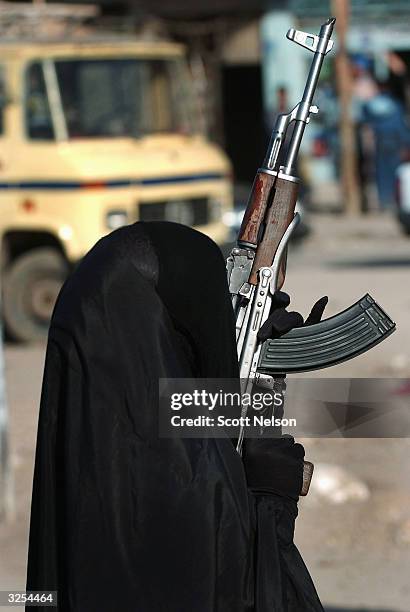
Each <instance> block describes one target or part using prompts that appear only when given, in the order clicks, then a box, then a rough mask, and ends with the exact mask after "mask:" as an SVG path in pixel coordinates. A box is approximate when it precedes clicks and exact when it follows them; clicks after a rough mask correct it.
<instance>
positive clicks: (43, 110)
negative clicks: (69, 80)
mask: <svg viewBox="0 0 410 612" xmlns="http://www.w3.org/2000/svg"><path fill="white" fill-rule="evenodd" d="M25 91H26V97H25V100H26V104H25V115H26V131H27V135H28V137H29V138H31V139H32V140H53V139H54V128H53V122H52V119H51V112H50V105H49V103H48V98H47V90H46V84H45V81H44V74H43V68H42V66H41V64H39V63H33V64H31V65H30V66H29V67H28V69H27V71H26V83H25Z"/></svg>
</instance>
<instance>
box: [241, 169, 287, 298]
mask: <svg viewBox="0 0 410 612" xmlns="http://www.w3.org/2000/svg"><path fill="white" fill-rule="evenodd" d="M297 193H298V180H297V179H295V177H293V176H287V175H283V174H281V173H279V175H278V174H277V173H276V172H270V171H269V172H266V171H264V170H263V169H260V170H258V173H257V174H256V177H255V180H254V183H253V187H252V191H251V195H250V197H249V202H248V206H247V208H246V212H245V216H244V218H243V221H242V225H241V229H240V232H239V237H238V244H240V245H241V246H244V247H251V248H253V249H255V250H256V253H255V259H254V262H253V266H252V271H251V275H250V278H249V282H250V283H251V284H252V285H256V284H257V282H258V270H259V269H260V268H262V267H264V266H271V265H272V262H273V258H274V256H275V252H276V249H277V248H278V245H279V242H280V240H281V238H282V236H283V234H284V233H285V231H286V229H287V227H288V225H289V224H290V222H291V221H292V219H293V216H294V212H295V206H296V200H297ZM285 273H286V257H283V260H282V265H281V270H280V273H279V278H278V286H277V288H278V289H280V288H281V287H282V285H283V283H284V280H285Z"/></svg>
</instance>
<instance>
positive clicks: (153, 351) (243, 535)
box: [27, 223, 322, 612]
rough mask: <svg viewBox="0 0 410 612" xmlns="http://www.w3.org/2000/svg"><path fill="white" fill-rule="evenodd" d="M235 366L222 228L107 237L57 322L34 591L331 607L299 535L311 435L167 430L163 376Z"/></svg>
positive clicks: (276, 608) (138, 601)
mask: <svg viewBox="0 0 410 612" xmlns="http://www.w3.org/2000/svg"><path fill="white" fill-rule="evenodd" d="M282 310H283V309H282ZM283 314H284V313H283V312H282V315H283ZM282 318H283V316H282ZM279 320H280V317H279V318H278V321H279ZM294 324H296V322H294ZM298 324H300V323H298ZM279 327H280V325H279ZM237 376H238V365H237V357H236V346H235V333H234V320H233V313H232V308H231V304H230V299H229V294H228V289H227V284H226V277H225V266H224V262H223V259H222V256H221V254H220V251H219V249H218V248H217V246H216V245H215V244H214V243H213V242H212V241H211V240H209V239H208V238H206V237H205V236H203V235H202V234H200V233H198V232H196V231H194V230H192V229H189V228H186V227H184V226H180V225H177V224H169V223H149V224H143V223H137V224H134V225H132V226H128V227H125V228H122V229H120V230H117V231H116V232H113V233H112V234H110V235H109V236H107V237H105V238H103V239H102V240H100V241H99V242H98V243H97V244H96V246H95V247H94V248H93V249H92V250H91V251H90V253H89V254H88V255H87V256H86V257H85V258H84V260H83V261H82V262H81V264H80V265H79V266H78V268H77V270H76V271H75V273H74V274H73V275H72V276H71V277H70V278H69V279H68V280H67V281H66V283H65V285H64V287H63V289H62V291H61V293H60V296H59V299H58V301H57V305H56V308H55V311H54V314H53V318H52V322H51V327H50V333H49V340H48V346H47V355H46V364H45V372H44V380H43V390H42V399H41V407H40V415H39V424H38V438H37V451H36V463H35V472H34V482H33V498H32V511H31V526H30V543H29V556H28V574H27V589H28V590H37V591H38V590H56V591H58V610H60V611H61V612H117V611H118V612H160V611H161V612H245V611H246V612H251V611H252V612H285V611H286V612H299V611H300V612H302V611H303V612H305V611H306V612H309V611H311V612H317V611H320V610H322V607H321V605H320V602H319V600H318V598H317V595H316V592H315V589H314V587H313V584H312V582H311V580H310V577H309V574H308V572H307V570H306V568H305V566H304V564H303V561H302V560H301V558H300V555H299V553H298V551H297V549H296V548H295V546H294V544H293V528H294V519H295V517H296V513H297V511H296V502H297V499H298V493H299V491H300V488H301V482H302V469H303V449H302V447H301V446H300V445H298V444H295V443H294V442H293V440H292V439H289V438H288V439H283V440H277V441H262V442H261V443H260V444H259V443H258V442H253V443H252V444H250V443H249V444H248V449H247V451H246V453H245V462H244V463H243V462H242V460H241V458H240V457H239V455H238V454H237V453H236V451H235V448H234V445H233V444H232V442H231V441H230V440H229V439H200V440H195V439H159V437H158V379H159V378H161V377H167V378H172V377H181V378H182V377H183V378H190V377H201V378H207V377H209V378H236V377H237ZM267 442H269V445H268V446H267V445H266V444H267ZM245 450H246V449H245ZM38 609H40V608H38Z"/></svg>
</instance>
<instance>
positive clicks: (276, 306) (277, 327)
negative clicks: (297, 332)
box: [258, 291, 329, 342]
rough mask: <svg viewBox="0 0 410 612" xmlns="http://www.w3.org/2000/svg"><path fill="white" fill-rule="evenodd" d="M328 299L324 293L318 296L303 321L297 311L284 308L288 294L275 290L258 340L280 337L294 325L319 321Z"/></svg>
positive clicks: (286, 304) (299, 325)
mask: <svg viewBox="0 0 410 612" xmlns="http://www.w3.org/2000/svg"><path fill="white" fill-rule="evenodd" d="M328 301H329V298H328V297H327V296H326V295H325V296H323V297H322V298H320V300H318V301H317V302H316V304H315V305H314V306H313V308H312V310H311V311H310V314H309V316H308V317H307V319H306V321H304V320H303V317H302V315H301V314H300V313H299V312H294V311H291V312H288V311H287V310H286V308H287V307H288V306H289V304H290V297H289V296H288V294H287V293H284V292H283V291H276V292H275V294H274V296H273V300H272V308H271V312H270V315H269V317H268V318H267V319H266V321H265V323H264V324H263V325H262V327H261V328H260V330H259V332H258V340H260V341H261V342H264V341H265V340H267V339H268V338H280V336H283V334H286V332H288V331H290V330H291V329H293V328H294V327H302V326H304V325H313V324H314V323H319V321H320V320H321V318H322V316H323V312H324V310H325V308H326V304H327V303H328Z"/></svg>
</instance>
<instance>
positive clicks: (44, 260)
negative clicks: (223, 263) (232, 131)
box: [0, 41, 232, 340]
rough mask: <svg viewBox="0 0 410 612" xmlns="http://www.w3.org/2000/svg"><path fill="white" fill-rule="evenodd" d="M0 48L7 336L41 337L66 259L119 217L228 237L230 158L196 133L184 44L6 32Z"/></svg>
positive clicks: (0, 233) (0, 206)
mask: <svg viewBox="0 0 410 612" xmlns="http://www.w3.org/2000/svg"><path fill="white" fill-rule="evenodd" d="M0 51H1V56H0V211H1V213H0V240H1V245H2V252H1V255H2V257H1V261H2V291H3V316H4V322H5V327H6V329H7V331H8V333H9V334H10V335H11V336H13V337H14V338H16V339H19V340H34V339H39V338H42V337H44V336H45V334H46V331H47V325H48V321H49V317H50V315H51V311H52V308H53V304H54V301H55V298H56V294H57V292H58V290H59V287H60V285H61V283H62V281H63V280H64V277H65V276H66V274H67V272H68V270H69V268H70V266H72V265H73V264H74V263H75V262H77V261H78V260H79V259H80V258H81V257H82V256H83V255H84V254H85V253H86V251H87V250H88V249H89V248H90V247H91V246H92V245H93V244H94V243H95V242H96V241H97V240H98V238H99V237H100V236H102V235H104V234H106V233H107V232H109V231H111V230H113V229H115V228H117V227H119V226H121V225H124V224H127V223H132V222H134V221H136V220H174V221H178V222H181V223H185V224H188V225H191V226H194V227H196V228H197V229H199V230H201V231H203V232H205V233H206V234H208V235H210V236H211V237H212V238H213V239H214V240H216V241H217V242H218V243H220V244H221V243H223V242H224V241H225V239H226V238H227V234H228V229H227V227H226V226H225V225H224V223H223V222H222V217H223V214H224V213H225V212H229V210H231V208H232V181H231V166H230V163H229V160H228V159H227V157H226V155H225V154H224V153H223V152H222V151H221V150H220V149H219V148H218V147H217V146H215V145H213V144H211V143H210V142H208V141H207V140H206V139H205V138H204V137H203V136H201V135H200V134H198V133H197V129H196V121H195V101H194V98H193V95H192V83H191V79H190V77H189V75H188V68H187V65H186V62H185V58H184V49H183V47H181V46H180V45H177V44H174V43H170V42H159V41H151V42H148V41H131V42H125V41H117V42H115V41H95V42H90V41H88V42H85V41H81V42H75V43H56V44H51V43H50V42H34V43H30V44H29V43H28V42H25V43H13V42H10V43H6V42H2V43H1V44H0Z"/></svg>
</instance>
